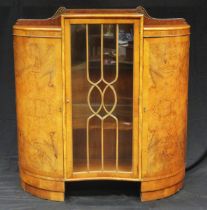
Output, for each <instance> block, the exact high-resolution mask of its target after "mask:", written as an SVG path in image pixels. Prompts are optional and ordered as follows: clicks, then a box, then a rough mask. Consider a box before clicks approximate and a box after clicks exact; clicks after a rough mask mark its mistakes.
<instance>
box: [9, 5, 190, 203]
mask: <svg viewBox="0 0 207 210" xmlns="http://www.w3.org/2000/svg"><path fill="white" fill-rule="evenodd" d="M189 34H190V26H189V25H188V24H187V23H186V22H185V20H184V19H155V18H151V17H150V16H149V15H148V14H147V13H146V11H145V10H144V9H143V8H142V7H138V8H136V9H124V10H118V9H113V10H81V9H79V10H76V9H71V10H70V9H65V8H60V9H59V10H58V11H57V12H56V13H55V15H54V16H53V17H51V18H49V19H45V20H44V19H42V20H26V19H21V20H18V21H17V22H16V24H15V25H14V27H13V36H14V59H15V83H16V107H17V108H16V109H17V124H18V125H17V128H18V131H17V133H18V149H19V168H20V178H21V185H22V187H23V189H24V190H25V191H27V192H30V193H31V194H33V195H35V196H38V197H40V198H44V199H49V200H55V201H63V200H64V192H65V182H66V181H83V180H127V181H137V182H141V190H140V191H141V200H142V201H148V200H155V199H160V198H164V197H167V196H170V195H172V194H174V193H176V192H177V191H179V190H180V189H181V188H182V186H183V181H184V176H185V151H186V149H185V148H186V128H187V95H188V67H189V41H190V40H189Z"/></svg>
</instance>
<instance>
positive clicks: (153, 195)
mask: <svg viewBox="0 0 207 210" xmlns="http://www.w3.org/2000/svg"><path fill="white" fill-rule="evenodd" d="M182 187H183V182H180V183H178V184H175V185H173V186H171V187H167V188H164V189H161V190H156V191H149V192H141V201H153V200H157V199H161V198H166V197H168V196H171V195H173V194H175V193H176V192H178V191H179V190H180V189H181V188H182Z"/></svg>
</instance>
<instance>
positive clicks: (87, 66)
mask: <svg viewBox="0 0 207 210" xmlns="http://www.w3.org/2000/svg"><path fill="white" fill-rule="evenodd" d="M86 72H87V75H88V76H89V60H88V24H86ZM89 122H90V121H89ZM89 122H88V123H87V131H86V132H87V136H86V147H87V148H86V154H87V170H88V171H89V170H90V165H89V126H88V124H89Z"/></svg>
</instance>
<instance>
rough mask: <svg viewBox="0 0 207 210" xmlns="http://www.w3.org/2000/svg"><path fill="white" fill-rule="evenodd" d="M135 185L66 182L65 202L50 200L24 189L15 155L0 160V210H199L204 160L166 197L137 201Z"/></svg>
mask: <svg viewBox="0 0 207 210" xmlns="http://www.w3.org/2000/svg"><path fill="white" fill-rule="evenodd" d="M138 195H139V185H138V184H137V183H131V182H82V183H73V184H67V195H66V200H65V202H52V201H46V200H42V199H39V198H36V197H34V196H32V195H30V194H28V193H26V192H24V191H23V190H22V189H21V187H20V185H19V179H18V167H17V157H8V158H5V157H4V158H1V159H0V210H47V209H48V210H55V209H56V210H66V209H67V210H80V209H83V210H88V209H90V210H110V209H112V210H113V209H114V210H125V209H126V210H132V209H143V210H151V209H163V210H171V209H173V210H174V209H176V210H179V209H180V210H185V209H186V210H187V209H188V210H191V209H192V210H194V209H196V210H201V209H202V210H203V209H207V160H203V161H202V162H201V163H200V164H198V165H197V166H196V167H194V168H192V169H191V170H189V171H188V172H187V175H186V179H185V186H184V189H183V190H182V191H180V192H179V193H177V194H175V195H174V196H171V197H169V198H166V199H163V200H159V201H153V202H145V203H141V202H140V200H139V199H138Z"/></svg>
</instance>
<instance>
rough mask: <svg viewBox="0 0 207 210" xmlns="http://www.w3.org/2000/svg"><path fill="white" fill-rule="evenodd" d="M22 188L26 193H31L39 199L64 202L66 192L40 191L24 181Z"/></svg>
mask: <svg viewBox="0 0 207 210" xmlns="http://www.w3.org/2000/svg"><path fill="white" fill-rule="evenodd" d="M21 186H22V188H23V189H24V190H25V191H26V192H29V193H31V194H32V195H34V196H37V197H39V198H43V199H47V200H52V201H64V197H65V196H64V192H55V191H50V190H45V189H40V188H36V187H33V186H31V185H28V184H27V183H25V182H24V181H21Z"/></svg>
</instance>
